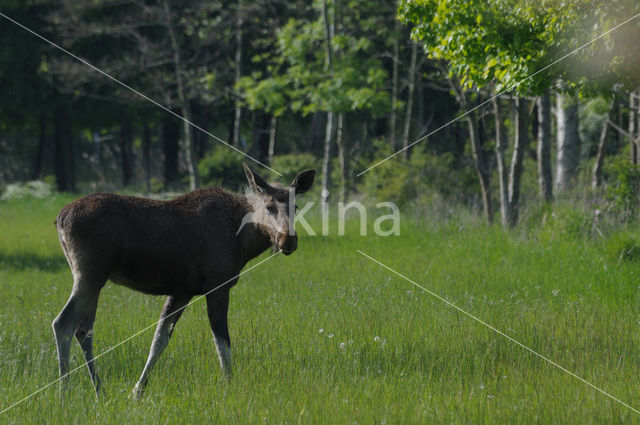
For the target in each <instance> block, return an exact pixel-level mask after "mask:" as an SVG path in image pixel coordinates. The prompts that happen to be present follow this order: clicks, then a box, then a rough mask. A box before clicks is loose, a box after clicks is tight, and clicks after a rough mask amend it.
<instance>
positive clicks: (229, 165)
mask: <svg viewBox="0 0 640 425" xmlns="http://www.w3.org/2000/svg"><path fill="white" fill-rule="evenodd" d="M243 162H244V159H243V157H242V156H241V155H240V154H238V153H236V152H234V151H232V150H230V149H227V148H216V149H215V150H214V151H213V152H211V153H210V154H208V155H207V156H205V157H204V158H202V159H201V160H200V162H199V163H198V174H199V175H200V181H201V183H202V185H205V186H220V187H224V188H227V189H232V190H240V189H241V188H242V186H243V185H245V184H246V181H247V179H246V177H245V174H244V170H243V168H242V163H243Z"/></svg>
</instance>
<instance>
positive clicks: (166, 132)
mask: <svg viewBox="0 0 640 425" xmlns="http://www.w3.org/2000/svg"><path fill="white" fill-rule="evenodd" d="M160 131H161V133H160V135H161V139H162V150H163V152H164V185H165V187H166V188H172V189H173V188H174V187H175V185H176V183H177V182H178V150H179V145H178V141H179V139H180V126H179V124H178V123H177V122H176V120H175V119H173V118H169V119H167V120H166V121H164V122H163V123H162V127H161V129H160Z"/></svg>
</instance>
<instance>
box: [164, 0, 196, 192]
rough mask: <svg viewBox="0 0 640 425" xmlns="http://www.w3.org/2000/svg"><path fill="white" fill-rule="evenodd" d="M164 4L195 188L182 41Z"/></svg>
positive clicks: (194, 168)
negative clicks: (179, 39) (180, 41)
mask: <svg viewBox="0 0 640 425" xmlns="http://www.w3.org/2000/svg"><path fill="white" fill-rule="evenodd" d="M163 5H164V12H165V19H166V24H167V29H168V31H169V37H170V39H171V48H172V50H173V51H172V53H173V61H174V69H175V77H176V85H177V86H178V101H179V103H180V107H181V109H182V116H183V117H184V119H183V120H182V122H183V131H184V145H185V153H186V155H185V157H186V160H187V170H188V172H189V188H190V190H195V189H196V188H197V187H198V169H197V163H196V160H195V149H194V146H193V135H192V132H191V124H190V123H191V122H193V118H192V116H191V105H190V102H189V99H187V97H186V93H185V86H184V71H183V65H182V64H183V62H182V52H181V49H180V43H179V42H178V36H177V34H176V29H175V26H174V23H173V17H172V14H171V10H170V8H169V3H168V1H167V0H164V2H163Z"/></svg>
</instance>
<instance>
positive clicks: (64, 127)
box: [53, 106, 76, 192]
mask: <svg viewBox="0 0 640 425" xmlns="http://www.w3.org/2000/svg"><path fill="white" fill-rule="evenodd" d="M53 142H54V146H55V154H54V156H55V171H56V183H57V185H58V190H60V191H70V192H75V190H76V182H75V167H74V160H73V141H72V135H71V117H70V116H69V111H68V109H67V107H65V106H61V107H59V108H58V109H57V110H56V111H55V113H54V115H53Z"/></svg>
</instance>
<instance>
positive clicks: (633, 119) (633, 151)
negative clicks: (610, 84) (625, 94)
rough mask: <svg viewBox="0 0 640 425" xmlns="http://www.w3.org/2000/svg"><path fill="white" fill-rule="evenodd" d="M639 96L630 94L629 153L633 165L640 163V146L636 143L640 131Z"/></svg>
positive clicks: (633, 93)
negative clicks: (639, 123)
mask: <svg viewBox="0 0 640 425" xmlns="http://www.w3.org/2000/svg"><path fill="white" fill-rule="evenodd" d="M637 98H638V97H637V94H636V93H635V92H634V91H632V92H631V93H629V153H630V155H631V163H632V164H634V165H637V164H638V163H639V162H640V152H638V144H637V143H636V142H635V140H634V139H635V134H636V132H637V131H638V111H637V108H638V102H637Z"/></svg>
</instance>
